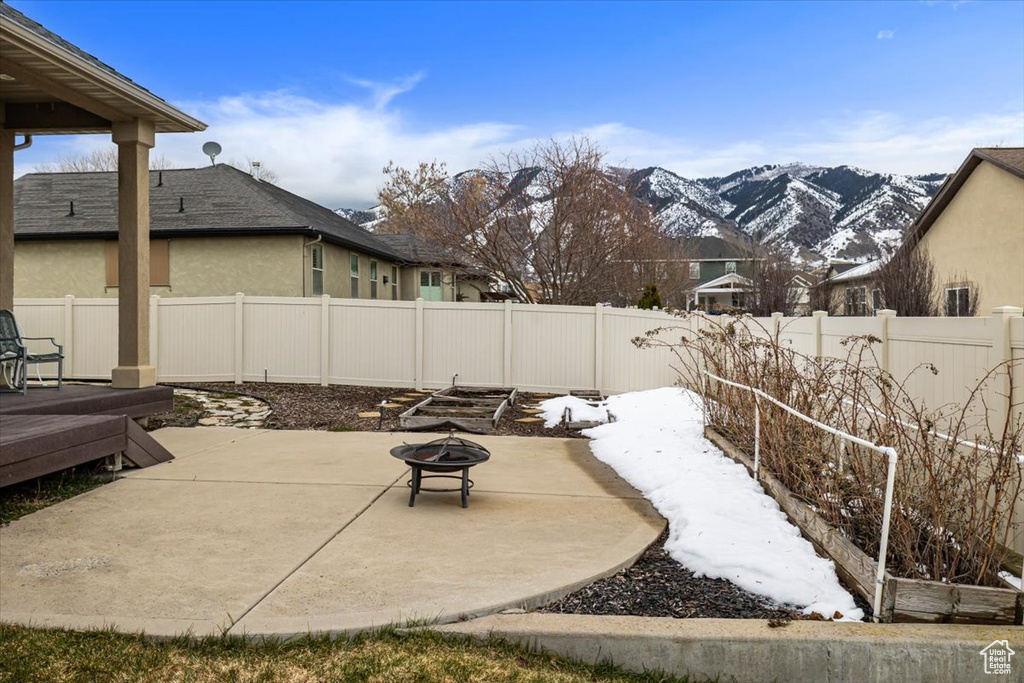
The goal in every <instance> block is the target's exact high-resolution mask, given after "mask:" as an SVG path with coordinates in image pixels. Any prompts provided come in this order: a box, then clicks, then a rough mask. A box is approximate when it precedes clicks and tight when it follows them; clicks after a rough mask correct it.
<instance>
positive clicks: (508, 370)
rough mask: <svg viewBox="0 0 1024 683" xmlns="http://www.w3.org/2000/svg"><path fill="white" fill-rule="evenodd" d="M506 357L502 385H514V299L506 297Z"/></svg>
mask: <svg viewBox="0 0 1024 683" xmlns="http://www.w3.org/2000/svg"><path fill="white" fill-rule="evenodd" d="M503 329H504V334H505V339H504V347H503V348H504V350H503V353H504V357H503V359H502V369H501V377H502V385H503V386H506V387H510V386H512V301H510V300H509V299H505V323H504V328H503Z"/></svg>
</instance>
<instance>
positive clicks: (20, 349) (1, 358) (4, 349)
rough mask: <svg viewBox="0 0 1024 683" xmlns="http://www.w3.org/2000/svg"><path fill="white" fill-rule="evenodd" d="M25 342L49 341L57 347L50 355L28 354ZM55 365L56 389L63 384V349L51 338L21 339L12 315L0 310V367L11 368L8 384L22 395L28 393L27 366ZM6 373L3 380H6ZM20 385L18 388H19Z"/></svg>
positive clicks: (9, 312)
mask: <svg viewBox="0 0 1024 683" xmlns="http://www.w3.org/2000/svg"><path fill="white" fill-rule="evenodd" d="M26 341H49V342H50V343H51V344H53V345H54V346H56V347H57V350H56V351H55V352H52V353H30V352H29V350H28V347H27V346H25V342H26ZM43 363H56V364H57V387H56V388H57V389H58V390H59V389H60V388H61V387H62V386H63V384H64V347H63V346H62V345H61V344H58V343H57V340H56V339H54V338H53V337H23V336H22V335H21V330H20V329H19V328H18V323H17V322H16V321H15V319H14V313H12V312H11V311H8V310H6V309H0V365H3V366H5V368H6V367H7V366H10V367H11V368H12V373H11V378H10V381H9V384H10V386H11V387H12V388H14V389H18V390H19V391H21V393H22V394H24V393H27V392H28V366H29V365H41V364H43ZM6 377H7V375H6V372H5V373H4V378H5V379H6ZM19 385H20V386H19Z"/></svg>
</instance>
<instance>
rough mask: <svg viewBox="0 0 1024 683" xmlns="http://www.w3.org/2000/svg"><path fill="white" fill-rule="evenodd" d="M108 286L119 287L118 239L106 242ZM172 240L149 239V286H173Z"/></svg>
mask: <svg viewBox="0 0 1024 683" xmlns="http://www.w3.org/2000/svg"><path fill="white" fill-rule="evenodd" d="M104 250H105V252H104V257H105V262H106V263H105V265H106V279H107V287H117V283H118V265H117V240H108V241H107V242H106V243H105V244H104ZM170 252H171V241H170V240H150V241H149V286H150V287H170V286H171V258H170Z"/></svg>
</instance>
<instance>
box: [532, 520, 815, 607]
mask: <svg viewBox="0 0 1024 683" xmlns="http://www.w3.org/2000/svg"><path fill="white" fill-rule="evenodd" d="M666 538H668V532H665V533H663V534H662V535H661V537H660V538H659V539H658V540H657V541H656V542H654V543H653V544H652V545H651V547H650V548H648V549H647V550H646V551H645V552H644V553H643V555H641V556H640V559H638V560H637V561H636V563H635V564H634V565H633V566H632V567H630V568H628V569H623V570H622V571H620V572H619V573H617V574H615V575H614V576H609V577H608V578H606V579H600V580H598V581H595V582H594V583H592V584H590V585H589V586H585V587H583V588H581V589H580V590H578V591H576V592H575V593H571V594H569V595H567V596H566V597H564V598H562V599H561V600H559V601H557V602H553V603H551V604H550V605H546V606H544V607H542V608H540V609H539V610H538V611H539V612H555V613H560V614H601V615H618V616H635V617H675V618H677V619H690V618H716V619H771V620H776V621H782V622H785V621H788V620H790V619H802V618H804V617H803V615H802V614H800V613H799V612H794V611H792V610H789V609H786V608H784V607H780V606H779V605H777V604H775V603H774V602H773V601H772V600H770V599H769V598H765V597H761V596H759V595H754V594H752V593H748V592H746V591H744V590H743V589H741V588H738V587H736V586H734V585H733V584H731V583H729V582H728V581H726V580H724V579H709V578H706V577H704V578H697V577H696V576H694V575H693V572H691V571H690V570H689V569H687V568H686V567H684V566H683V565H681V564H679V563H678V562H676V561H675V560H673V559H672V558H671V557H669V554H668V553H667V552H666V551H665V539H666Z"/></svg>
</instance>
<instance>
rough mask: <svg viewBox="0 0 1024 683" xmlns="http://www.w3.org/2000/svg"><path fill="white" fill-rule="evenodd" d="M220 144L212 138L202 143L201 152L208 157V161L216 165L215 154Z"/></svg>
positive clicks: (218, 150) (219, 150)
mask: <svg viewBox="0 0 1024 683" xmlns="http://www.w3.org/2000/svg"><path fill="white" fill-rule="evenodd" d="M220 152H221V149H220V145H218V144H217V143H216V142H213V141H212V140H211V141H210V142H207V143H204V144H203V154H205V155H206V156H208V157H210V163H211V164H213V165H214V166H216V165H217V155H218V154H220Z"/></svg>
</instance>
